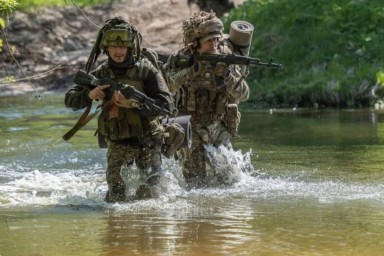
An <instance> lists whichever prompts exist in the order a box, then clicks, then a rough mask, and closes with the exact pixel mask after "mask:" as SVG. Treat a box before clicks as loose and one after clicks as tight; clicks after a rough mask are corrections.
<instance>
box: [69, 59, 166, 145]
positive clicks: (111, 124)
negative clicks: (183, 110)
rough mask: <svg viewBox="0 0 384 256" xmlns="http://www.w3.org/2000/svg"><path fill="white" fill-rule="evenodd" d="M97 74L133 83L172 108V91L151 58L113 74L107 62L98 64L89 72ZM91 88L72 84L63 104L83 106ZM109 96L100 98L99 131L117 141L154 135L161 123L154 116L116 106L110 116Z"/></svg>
mask: <svg viewBox="0 0 384 256" xmlns="http://www.w3.org/2000/svg"><path fill="white" fill-rule="evenodd" d="M91 73H92V74H93V75H94V76H95V77H97V78H105V77H108V78H111V79H114V80H116V81H118V82H121V83H123V84H129V85H131V86H134V87H135V88H136V89H137V90H139V91H141V92H144V93H145V94H146V95H147V96H149V97H151V98H153V99H155V100H156V101H158V102H159V103H160V105H163V106H168V108H169V110H172V109H173V102H172V99H171V94H170V92H169V90H168V88H167V85H166V83H165V80H164V78H163V76H162V74H161V72H159V71H158V70H157V69H156V68H155V67H154V66H153V65H152V63H151V62H150V61H148V60H147V59H141V60H140V61H137V62H136V63H135V64H134V65H133V66H132V67H130V68H128V69H127V71H126V72H125V74H123V75H116V74H115V73H114V72H113V70H112V69H111V67H110V66H109V64H108V62H107V61H106V62H105V63H103V64H101V65H100V66H99V67H97V68H96V69H95V70H94V71H92V72H91ZM91 89H92V88H88V87H85V86H82V85H75V86H74V87H73V88H71V89H70V90H69V91H68V92H67V93H66V95H65V105H66V107H68V108H72V109H73V110H79V109H83V108H85V107H86V106H88V105H89V104H91V103H92V100H91V99H90V98H89V97H88V94H89V92H90V91H91ZM110 103H111V97H110V96H109V97H106V98H105V99H104V100H103V102H102V106H103V108H102V111H101V113H100V115H99V118H98V132H100V133H101V134H103V135H106V136H107V137H108V138H109V139H110V140H113V141H119V140H124V139H128V138H132V137H143V136H147V135H154V134H157V133H159V132H160V131H161V125H160V122H159V120H158V117H157V116H149V115H146V114H143V113H142V112H141V111H138V110H137V109H128V108H122V107H117V106H116V105H115V107H116V108H118V110H117V113H118V115H117V117H111V116H110V112H111V106H113V105H114V104H110Z"/></svg>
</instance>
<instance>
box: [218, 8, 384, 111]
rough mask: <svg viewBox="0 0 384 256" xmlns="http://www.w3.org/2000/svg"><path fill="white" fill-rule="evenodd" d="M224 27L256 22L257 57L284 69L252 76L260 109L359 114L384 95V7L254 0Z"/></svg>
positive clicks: (260, 70)
mask: <svg viewBox="0 0 384 256" xmlns="http://www.w3.org/2000/svg"><path fill="white" fill-rule="evenodd" d="M223 20H224V23H225V27H226V28H230V23H231V22H232V21H234V20H245V21H248V22H250V23H252V24H253V25H254V26H255V30H254V32H253V41H252V48H251V52H250V56H252V57H260V58H261V59H262V60H269V58H271V57H273V59H274V61H275V62H278V63H282V64H284V66H285V69H284V70H283V71H274V70H267V69H266V68H261V67H260V68H252V69H251V75H250V77H249V78H248V82H249V84H250V86H251V99H250V100H251V101H252V102H254V103H256V104H258V105H260V106H313V105H320V106H322V105H324V106H337V107H358V106H368V105H372V104H374V103H375V102H376V101H377V100H379V99H380V98H381V97H382V96H383V84H384V70H383V63H382V60H383V59H384V47H383V44H382V42H383V40H384V26H383V24H384V5H383V2H382V1H381V0H332V1H330V0H320V1H302V0H248V1H246V2H245V3H244V4H243V5H242V6H240V7H239V8H238V9H234V10H233V11H232V12H230V13H229V15H227V16H226V17H224V18H223Z"/></svg>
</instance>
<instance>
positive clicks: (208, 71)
mask: <svg viewBox="0 0 384 256" xmlns="http://www.w3.org/2000/svg"><path fill="white" fill-rule="evenodd" d="M224 51H225V52H227V50H223V49H221V52H224ZM199 70H201V71H202V72H199V76H197V77H194V78H193V79H189V78H188V77H187V81H186V87H185V88H184V90H186V93H184V99H183V101H184V103H185V104H186V109H187V111H188V112H189V113H191V114H192V118H193V120H194V121H198V122H200V123H202V124H204V125H205V124H210V123H212V121H217V120H222V119H223V116H224V115H225V113H226V106H227V104H228V95H227V89H228V88H227V86H226V85H225V84H224V79H223V78H222V77H215V75H214V72H213V70H214V65H213V64H210V63H208V65H206V66H204V67H199Z"/></svg>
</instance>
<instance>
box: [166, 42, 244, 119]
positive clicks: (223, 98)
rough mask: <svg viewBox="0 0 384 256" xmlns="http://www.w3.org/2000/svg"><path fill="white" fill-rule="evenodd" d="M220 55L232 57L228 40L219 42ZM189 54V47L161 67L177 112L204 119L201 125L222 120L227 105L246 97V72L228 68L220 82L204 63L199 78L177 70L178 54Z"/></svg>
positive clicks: (236, 68) (211, 67) (236, 102)
mask: <svg viewBox="0 0 384 256" xmlns="http://www.w3.org/2000/svg"><path fill="white" fill-rule="evenodd" d="M219 52H220V54H232V53H233V50H232V49H231V48H230V46H229V42H228V41H227V40H222V41H221V42H220V48H219ZM179 54H180V55H192V54H196V53H194V52H192V50H191V49H190V48H184V49H182V50H181V51H179V52H177V53H175V54H173V55H171V56H170V57H169V58H168V61H167V63H166V64H165V65H164V70H165V73H166V78H167V82H168V86H169V89H170V91H171V92H172V93H173V94H174V97H175V101H176V105H177V107H178V109H179V112H185V113H189V114H191V115H192V117H193V119H194V120H195V121H196V120H200V119H201V120H203V119H204V120H205V121H203V122H207V123H209V121H214V120H220V119H222V118H224V115H225V112H226V106H227V105H228V104H233V103H234V104H238V103H239V102H240V101H245V100H247V99H248V97H249V87H248V84H247V82H246V81H245V78H246V76H247V71H244V70H242V68H241V67H240V66H237V65H230V66H229V70H230V73H229V75H228V77H226V78H225V79H224V81H223V82H220V81H219V80H218V79H217V78H216V77H215V75H214V73H213V70H214V67H213V65H210V64H209V63H208V64H207V63H205V64H204V65H205V66H204V67H200V69H203V71H202V72H199V73H201V75H198V76H194V77H193V78H192V77H191V75H190V73H191V72H190V69H192V68H193V67H188V68H183V69H182V68H178V67H177V65H176V64H175V60H176V59H177V55H179Z"/></svg>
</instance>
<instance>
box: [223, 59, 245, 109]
mask: <svg viewBox="0 0 384 256" xmlns="http://www.w3.org/2000/svg"><path fill="white" fill-rule="evenodd" d="M230 70H231V72H230V73H229V75H228V76H227V77H226V78H225V80H224V83H225V85H226V87H227V93H228V94H229V96H230V98H231V99H232V100H233V101H234V102H239V101H246V100H248V98H249V86H248V83H247V82H246V81H245V78H246V75H244V74H242V72H241V68H240V67H239V66H237V65H232V66H231V67H230Z"/></svg>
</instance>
